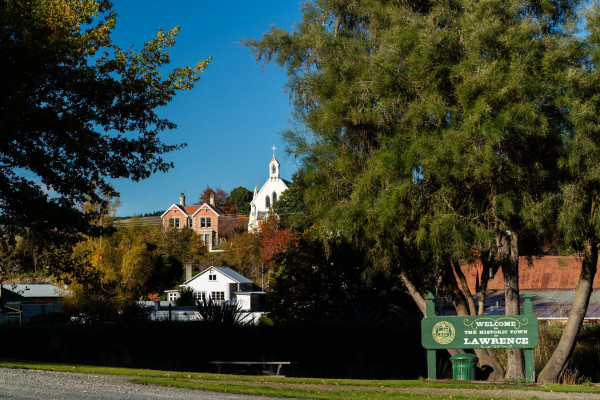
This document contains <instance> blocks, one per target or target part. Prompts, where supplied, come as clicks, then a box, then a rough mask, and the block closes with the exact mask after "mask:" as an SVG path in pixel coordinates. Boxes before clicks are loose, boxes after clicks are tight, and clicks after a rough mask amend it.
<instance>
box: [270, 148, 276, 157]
mask: <svg viewBox="0 0 600 400" xmlns="http://www.w3.org/2000/svg"><path fill="white" fill-rule="evenodd" d="M271 150H273V157H275V150H277V147H275V145H273V147H271Z"/></svg>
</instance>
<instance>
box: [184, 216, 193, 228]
mask: <svg viewBox="0 0 600 400" xmlns="http://www.w3.org/2000/svg"><path fill="white" fill-rule="evenodd" d="M185 222H186V226H187V227H188V228H191V227H192V226H193V225H192V219H191V218H190V217H187V218H186V220H185Z"/></svg>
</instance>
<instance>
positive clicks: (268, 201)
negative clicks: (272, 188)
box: [265, 196, 271, 208]
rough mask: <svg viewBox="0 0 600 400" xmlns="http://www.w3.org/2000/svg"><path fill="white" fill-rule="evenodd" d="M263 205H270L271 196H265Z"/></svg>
mask: <svg viewBox="0 0 600 400" xmlns="http://www.w3.org/2000/svg"><path fill="white" fill-rule="evenodd" d="M265 207H267V208H269V207H271V198H270V197H269V196H267V197H266V199H265Z"/></svg>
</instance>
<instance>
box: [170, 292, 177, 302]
mask: <svg viewBox="0 0 600 400" xmlns="http://www.w3.org/2000/svg"><path fill="white" fill-rule="evenodd" d="M177 298H179V292H169V293H167V301H175V300H177Z"/></svg>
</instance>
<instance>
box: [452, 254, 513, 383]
mask: <svg viewBox="0 0 600 400" xmlns="http://www.w3.org/2000/svg"><path fill="white" fill-rule="evenodd" d="M453 265H454V266H455V268H456V272H457V275H458V276H459V277H460V278H459V279H460V280H461V283H462V285H463V290H464V292H465V293H467V296H469V297H470V298H471V302H470V303H469V304H470V305H471V310H472V312H471V315H474V313H473V310H475V303H474V302H473V296H472V295H471V291H470V290H469V287H468V285H467V280H466V279H465V276H464V274H463V273H462V270H461V269H460V265H459V264H458V262H456V263H449V264H448V266H447V267H446V268H445V269H444V271H443V272H442V282H443V283H444V286H445V288H446V289H447V290H448V291H449V294H450V297H451V298H452V303H453V304H454V308H456V313H457V314H458V315H469V308H468V307H467V303H466V302H465V296H464V295H463V292H461V291H460V289H459V288H458V283H457V282H456V278H455V276H454V271H453V268H452V266H453ZM474 351H475V354H476V355H477V358H479V366H480V367H481V370H482V371H484V373H485V374H487V380H489V381H499V380H502V379H503V378H504V368H502V365H501V364H500V362H499V361H498V359H497V358H496V355H495V354H493V353H492V352H491V351H489V349H474Z"/></svg>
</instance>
